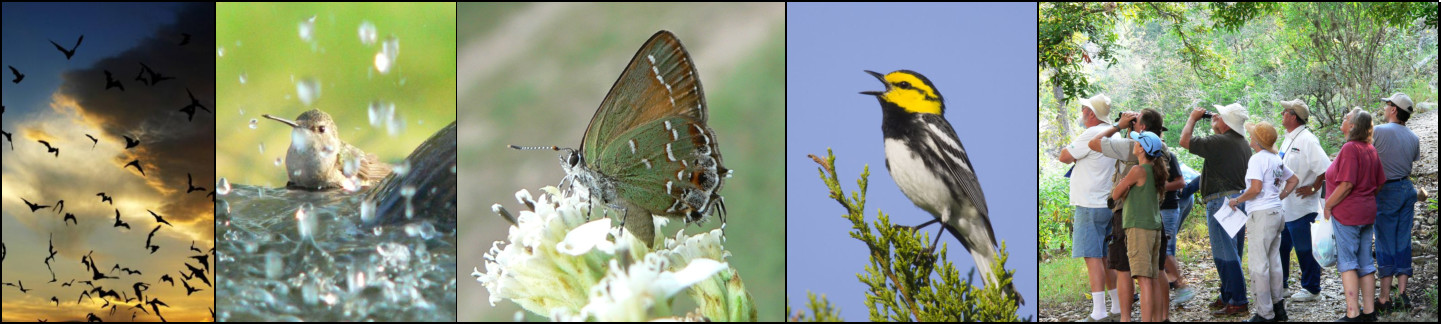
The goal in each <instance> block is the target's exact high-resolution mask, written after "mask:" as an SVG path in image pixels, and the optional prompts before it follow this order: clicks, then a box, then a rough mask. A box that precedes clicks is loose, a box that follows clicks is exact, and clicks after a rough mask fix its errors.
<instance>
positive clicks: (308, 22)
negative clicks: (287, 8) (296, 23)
mask: <svg viewBox="0 0 1441 324" xmlns="http://www.w3.org/2000/svg"><path fill="white" fill-rule="evenodd" d="M314 34H315V16H314V15H311V16H310V18H307V19H305V20H302V21H300V40H303V41H306V42H309V41H311V38H312V37H313V36H314Z"/></svg>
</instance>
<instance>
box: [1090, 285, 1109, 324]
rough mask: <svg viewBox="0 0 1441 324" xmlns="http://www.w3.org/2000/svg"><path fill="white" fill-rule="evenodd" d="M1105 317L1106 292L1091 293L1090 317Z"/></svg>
mask: <svg viewBox="0 0 1441 324" xmlns="http://www.w3.org/2000/svg"><path fill="white" fill-rule="evenodd" d="M1105 317H1106V293H1103V292H1099V291H1097V292H1093V293H1091V319H1097V320H1098V319H1102V318H1105Z"/></svg>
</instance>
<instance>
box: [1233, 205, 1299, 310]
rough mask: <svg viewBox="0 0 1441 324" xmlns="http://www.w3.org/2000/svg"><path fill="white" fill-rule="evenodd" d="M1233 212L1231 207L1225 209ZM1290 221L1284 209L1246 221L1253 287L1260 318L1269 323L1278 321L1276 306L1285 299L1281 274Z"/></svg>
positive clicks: (1267, 211) (1257, 213)
mask: <svg viewBox="0 0 1441 324" xmlns="http://www.w3.org/2000/svg"><path fill="white" fill-rule="evenodd" d="M1221 208H1229V207H1221ZM1285 226H1286V220H1285V219H1284V218H1282V217H1281V209H1280V208H1270V209H1262V210H1256V211H1251V212H1250V213H1249V217H1247V219H1246V231H1247V232H1249V233H1246V234H1247V235H1246V245H1250V246H1251V247H1250V250H1249V251H1246V253H1247V256H1248V257H1249V258H1250V260H1248V261H1247V263H1246V265H1247V267H1248V269H1249V270H1250V272H1251V287H1252V289H1253V290H1252V291H1253V292H1254V294H1255V295H1253V296H1254V298H1255V299H1256V302H1255V303H1254V305H1256V314H1257V315H1260V316H1261V317H1263V318H1266V319H1273V318H1275V317H1276V313H1275V310H1274V309H1272V305H1274V304H1275V303H1276V302H1279V301H1281V299H1282V298H1285V294H1286V287H1285V284H1286V283H1285V282H1284V281H1283V280H1285V279H1283V277H1282V274H1281V253H1280V249H1281V230H1282V229H1284V228H1285Z"/></svg>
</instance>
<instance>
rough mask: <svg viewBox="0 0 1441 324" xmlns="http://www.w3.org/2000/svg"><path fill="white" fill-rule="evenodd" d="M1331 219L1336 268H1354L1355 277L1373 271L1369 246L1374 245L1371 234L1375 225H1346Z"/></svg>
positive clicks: (1372, 260) (1373, 263) (1374, 270)
mask: <svg viewBox="0 0 1441 324" xmlns="http://www.w3.org/2000/svg"><path fill="white" fill-rule="evenodd" d="M1332 220H1333V222H1331V226H1332V227H1333V228H1335V229H1336V270H1339V271H1340V272H1346V271H1351V270H1356V276H1357V277H1365V276H1366V275H1368V274H1372V273H1375V272H1376V260H1375V259H1374V258H1372V257H1371V248H1372V247H1373V246H1375V241H1374V240H1372V235H1375V234H1376V226H1375V225H1374V224H1366V225H1357V226H1348V225H1341V222H1335V221H1334V220H1335V219H1334V218H1332Z"/></svg>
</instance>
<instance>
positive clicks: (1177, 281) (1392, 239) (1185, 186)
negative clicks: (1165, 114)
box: [1059, 93, 1420, 322]
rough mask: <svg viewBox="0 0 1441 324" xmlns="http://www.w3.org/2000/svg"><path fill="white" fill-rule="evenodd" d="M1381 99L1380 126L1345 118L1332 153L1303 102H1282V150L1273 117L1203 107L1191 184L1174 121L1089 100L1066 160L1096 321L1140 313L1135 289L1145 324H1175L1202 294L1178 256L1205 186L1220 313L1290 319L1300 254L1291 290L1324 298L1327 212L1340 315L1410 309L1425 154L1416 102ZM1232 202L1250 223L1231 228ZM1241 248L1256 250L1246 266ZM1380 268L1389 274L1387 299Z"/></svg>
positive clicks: (1190, 145) (1102, 99)
mask: <svg viewBox="0 0 1441 324" xmlns="http://www.w3.org/2000/svg"><path fill="white" fill-rule="evenodd" d="M1381 102H1383V103H1384V104H1385V107H1384V108H1382V111H1383V112H1384V121H1383V123H1382V124H1381V125H1373V124H1374V122H1373V118H1374V117H1373V116H1372V115H1371V114H1370V113H1368V112H1367V111H1365V110H1362V109H1361V108H1355V109H1352V110H1351V111H1350V112H1349V113H1347V114H1346V115H1345V117H1344V118H1343V121H1342V125H1341V132H1342V133H1343V134H1344V137H1345V138H1344V140H1345V142H1344V144H1343V145H1342V146H1341V150H1340V152H1339V153H1338V154H1337V155H1336V156H1335V159H1332V158H1330V157H1328V155H1327V154H1326V152H1325V151H1324V149H1323V148H1322V146H1321V141H1320V139H1319V138H1318V137H1317V136H1316V135H1315V134H1314V133H1312V132H1311V130H1310V128H1309V127H1308V126H1307V122H1308V120H1309V119H1310V117H1311V116H1310V109H1309V107H1308V106H1307V105H1306V103H1305V102H1303V101H1301V100H1300V99H1297V100H1291V101H1282V102H1281V103H1280V110H1281V111H1280V114H1281V119H1282V123H1281V126H1282V127H1283V128H1284V129H1285V137H1284V139H1283V140H1282V141H1281V143H1280V146H1279V147H1277V146H1276V144H1277V138H1278V134H1277V130H1276V127H1275V125H1273V124H1271V123H1270V122H1257V123H1247V120H1248V119H1250V116H1249V113H1248V111H1247V109H1246V108H1245V107H1243V106H1241V105H1240V104H1238V103H1233V104H1230V105H1226V106H1220V105H1216V106H1215V112H1211V111H1208V110H1206V109H1203V108H1199V107H1198V108H1195V109H1193V110H1192V111H1191V112H1190V114H1189V116H1188V118H1187V120H1186V125H1185V127H1184V128H1183V129H1182V130H1181V135H1180V140H1179V143H1178V144H1179V146H1180V147H1181V148H1183V149H1186V150H1188V151H1189V152H1190V153H1191V154H1194V155H1196V156H1199V157H1201V158H1202V159H1203V161H1204V162H1203V165H1202V172H1201V175H1200V176H1199V177H1196V179H1195V180H1192V181H1189V182H1188V181H1186V180H1185V177H1183V176H1182V172H1181V169H1182V168H1183V165H1182V164H1181V163H1179V161H1177V159H1176V155H1175V154H1174V153H1172V152H1171V151H1170V150H1169V148H1168V147H1167V146H1166V144H1165V143H1164V141H1162V140H1161V138H1162V137H1161V135H1162V134H1164V132H1165V131H1168V129H1166V127H1165V126H1164V123H1163V118H1162V114H1161V113H1160V112H1159V111H1156V110H1154V109H1142V110H1141V111H1139V112H1119V113H1117V115H1119V116H1118V117H1116V118H1114V119H1111V118H1108V117H1109V116H1111V114H1112V111H1113V109H1112V107H1111V100H1110V98H1107V97H1106V96H1105V95H1097V96H1095V97H1092V98H1089V99H1084V100H1082V102H1081V122H1082V123H1083V124H1084V125H1085V126H1086V130H1085V131H1083V132H1082V133H1081V134H1080V135H1079V136H1077V137H1075V141H1074V143H1072V144H1071V145H1070V146H1068V147H1065V148H1063V149H1062V150H1061V155H1060V157H1059V159H1060V161H1061V162H1062V163H1074V164H1075V166H1074V167H1073V169H1072V171H1071V172H1070V173H1068V176H1069V177H1070V178H1071V187H1070V202H1071V204H1072V205H1073V206H1074V207H1075V216H1074V219H1073V223H1072V225H1073V226H1072V228H1073V231H1072V237H1071V239H1072V244H1071V246H1072V253H1071V256H1072V257H1077V258H1083V259H1084V261H1085V264H1086V269H1087V274H1088V277H1089V278H1088V279H1089V284H1090V292H1091V300H1092V309H1091V313H1090V316H1089V317H1088V318H1086V319H1087V320H1089V321H1104V320H1113V319H1116V317H1119V319H1120V320H1121V321H1131V320H1132V318H1131V308H1132V305H1131V304H1132V300H1133V298H1137V297H1133V295H1132V294H1133V293H1135V292H1136V290H1139V293H1138V294H1137V296H1139V297H1138V298H1139V304H1140V307H1141V318H1140V319H1139V320H1141V321H1151V322H1159V321H1167V320H1169V318H1170V308H1171V307H1172V306H1173V305H1179V304H1182V303H1185V302H1186V301H1188V300H1190V299H1192V298H1193V297H1195V295H1196V292H1195V290H1194V289H1192V288H1191V287H1190V286H1189V285H1187V284H1186V282H1185V281H1184V280H1183V279H1182V278H1183V276H1182V274H1181V272H1180V269H1179V267H1178V264H1177V262H1176V261H1175V242H1176V236H1177V235H1178V232H1179V231H1180V228H1181V224H1182V223H1184V221H1185V219H1186V216H1187V215H1188V214H1190V208H1191V206H1192V203H1193V201H1192V199H1193V197H1194V196H1196V193H1197V192H1199V193H1200V194H1199V197H1200V201H1199V202H1200V203H1201V204H1203V205H1204V206H1205V208H1206V214H1205V218H1206V224H1207V233H1208V235H1209V243H1210V245H1211V256H1212V261H1213V262H1214V263H1215V269H1216V271H1217V275H1218V277H1219V278H1220V289H1219V295H1218V296H1216V299H1215V300H1214V301H1213V302H1211V303H1210V304H1209V305H1210V308H1211V309H1212V310H1213V312H1212V314H1214V315H1218V316H1224V315H1235V314H1245V313H1246V312H1247V311H1248V308H1251V309H1250V310H1251V311H1252V313H1253V314H1254V315H1253V316H1252V317H1251V318H1250V321H1267V322H1269V321H1285V320H1287V315H1286V310H1285V299H1286V298H1287V297H1286V295H1285V292H1286V289H1287V287H1286V283H1287V281H1288V279H1289V275H1290V260H1289V259H1290V253H1291V251H1293V250H1294V251H1296V255H1297V258H1298V260H1297V261H1298V263H1299V264H1300V268H1301V269H1300V272H1301V276H1300V286H1301V287H1300V288H1301V289H1300V290H1299V291H1297V292H1296V293H1295V294H1292V295H1291V296H1290V299H1291V301H1292V302H1305V301H1314V300H1316V299H1317V296H1319V295H1320V293H1321V273H1320V272H1321V271H1322V270H1321V265H1320V263H1319V262H1318V261H1317V259H1316V257H1315V256H1314V254H1313V252H1312V251H1311V250H1312V240H1313V239H1315V240H1321V239H1325V238H1312V237H1311V227H1312V226H1313V224H1312V223H1313V222H1315V221H1316V219H1317V216H1318V215H1320V216H1321V218H1322V220H1323V221H1326V222H1329V223H1318V224H1319V225H1316V226H1331V227H1332V229H1333V230H1334V233H1335V234H1334V241H1335V244H1336V247H1337V249H1336V250H1337V252H1336V254H1337V255H1336V260H1337V261H1336V268H1337V270H1338V272H1339V273H1340V274H1341V278H1342V283H1343V286H1344V289H1345V295H1346V315H1345V316H1344V317H1342V318H1340V319H1339V321H1374V320H1375V319H1376V313H1375V312H1376V311H1377V310H1390V309H1405V308H1407V307H1409V300H1408V299H1407V297H1406V296H1405V294H1404V292H1405V291H1406V282H1407V279H1408V278H1409V277H1410V276H1411V275H1412V267H1411V244H1410V237H1411V229H1412V224H1414V217H1415V211H1414V204H1415V202H1416V191H1415V188H1414V186H1413V185H1412V184H1411V181H1410V180H1409V178H1408V176H1409V175H1410V174H1411V166H1412V163H1413V162H1415V161H1416V160H1417V159H1419V158H1420V139H1419V137H1417V136H1416V135H1415V134H1414V133H1412V132H1411V130H1410V129H1409V128H1407V127H1406V126H1405V125H1406V122H1407V121H1408V120H1409V119H1410V117H1411V114H1413V113H1414V112H1415V110H1414V107H1413V103H1412V102H1411V99H1410V97H1408V96H1407V95H1406V94H1404V93H1396V94H1394V95H1392V96H1391V97H1388V98H1384V99H1381ZM1213 116H1214V117H1213ZM1202 119H1211V120H1212V122H1211V130H1212V133H1213V134H1212V135H1209V136H1193V130H1194V128H1195V125H1196V123H1197V122H1198V121H1200V120H1202ZM1188 172H1189V171H1188ZM1222 212H1227V213H1230V212H1240V213H1244V215H1245V222H1244V224H1243V226H1241V227H1240V229H1239V230H1234V231H1228V230H1227V229H1226V227H1227V226H1222V225H1221V223H1220V221H1218V217H1220V216H1219V215H1218V213H1222ZM1325 224H1329V225H1325ZM1232 227H1233V228H1234V226H1232ZM1233 233H1234V234H1233ZM1245 245H1250V246H1251V250H1250V254H1249V260H1248V262H1247V263H1248V264H1247V266H1246V267H1245V269H1246V270H1245V271H1243V270H1242V269H1243V267H1242V265H1241V255H1242V253H1244V252H1245V249H1244V247H1245ZM1373 249H1374V253H1375V256H1374V258H1373V256H1372V253H1373V252H1372V251H1373ZM1247 273H1249V275H1250V277H1251V281H1250V283H1251V286H1252V293H1253V294H1252V295H1250V296H1248V295H1247V292H1246V284H1247V282H1246V278H1245V275H1246V274H1247ZM1376 278H1381V292H1380V294H1379V300H1378V298H1377V294H1376V293H1375V291H1374V290H1375V289H1374V287H1375V286H1376V284H1375V281H1376ZM1393 279H1394V280H1395V283H1396V284H1397V286H1396V292H1397V293H1396V294H1395V295H1396V298H1392V294H1391V292H1392V291H1391V289H1390V288H1391V284H1392V281H1393ZM1136 282H1138V283H1136ZM1172 290H1174V296H1173V295H1172ZM1107 296H1109V297H1110V298H1109V300H1111V301H1112V302H1111V306H1110V308H1109V309H1108V308H1106V307H1105V301H1106V300H1108V299H1107V298H1106V297H1107ZM1248 299H1254V303H1253V301H1251V300H1248ZM1250 305H1255V306H1254V307H1250Z"/></svg>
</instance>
